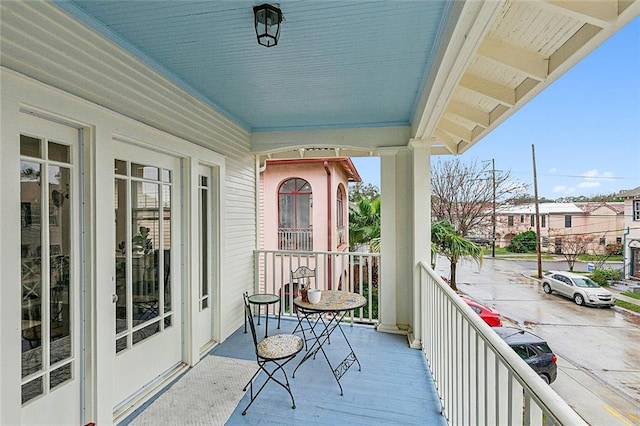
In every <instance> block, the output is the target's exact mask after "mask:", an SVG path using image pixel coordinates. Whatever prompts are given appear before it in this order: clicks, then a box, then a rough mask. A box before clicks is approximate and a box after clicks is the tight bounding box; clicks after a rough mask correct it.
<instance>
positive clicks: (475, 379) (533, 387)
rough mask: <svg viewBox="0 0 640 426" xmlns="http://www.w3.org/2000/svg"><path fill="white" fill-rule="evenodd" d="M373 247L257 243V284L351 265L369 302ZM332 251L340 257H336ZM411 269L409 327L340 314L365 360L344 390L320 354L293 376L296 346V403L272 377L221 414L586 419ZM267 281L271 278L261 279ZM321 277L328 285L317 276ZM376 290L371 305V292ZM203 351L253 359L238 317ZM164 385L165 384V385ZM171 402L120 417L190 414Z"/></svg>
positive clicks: (433, 420) (395, 419) (284, 419)
mask: <svg viewBox="0 0 640 426" xmlns="http://www.w3.org/2000/svg"><path fill="white" fill-rule="evenodd" d="M265 256H266V257H267V258H269V261H268V262H265V261H264V260H265ZM378 256H379V255H371V254H362V253H333V252H308V253H306V254H303V253H294V254H293V255H291V254H290V255H286V254H285V253H284V252H276V253H274V252H271V251H256V253H255V259H256V265H261V268H258V269H256V270H257V271H260V273H258V274H256V275H257V277H256V289H259V290H261V291H262V292H265V289H266V292H277V291H278V288H277V287H275V286H273V283H274V282H276V281H278V280H277V279H274V276H275V275H278V274H275V273H274V271H283V270H285V269H286V268H290V266H291V264H292V262H293V263H294V264H306V265H309V264H311V265H315V266H317V267H318V269H319V270H320V272H319V274H320V275H321V276H323V277H328V276H331V274H329V273H328V272H327V268H326V265H327V264H334V265H338V264H340V265H341V267H340V268H339V269H340V270H344V268H347V270H350V271H351V272H352V274H351V275H349V276H350V277H352V278H351V279H349V280H347V281H345V282H344V283H343V285H344V286H343V289H344V290H349V291H355V292H359V293H360V294H363V295H367V296H368V304H371V301H372V300H374V298H372V297H371V296H372V294H374V293H375V294H377V292H378V291H380V289H379V288H378V283H377V280H375V281H374V280H372V279H371V278H372V277H373V276H377V273H376V274H374V273H373V272H372V271H371V269H369V268H370V267H371V265H372V264H376V263H377V262H376V261H374V259H377V258H378ZM275 259H277V260H278V262H276V261H275ZM328 259H332V260H331V261H329V260H328ZM337 259H342V260H341V262H337V261H336V260H337ZM353 265H358V268H360V272H359V273H358V274H353ZM280 274H281V272H280ZM343 276H344V275H343ZM268 277H271V278H268ZM353 277H359V278H358V280H357V281H354V280H353ZM418 277H419V278H418V280H419V283H420V286H419V290H418V292H419V294H420V297H419V300H420V302H419V304H420V309H419V310H418V312H419V314H418V321H416V326H415V328H414V329H413V330H410V331H409V332H407V333H384V332H380V331H378V330H377V328H378V329H379V328H381V327H380V323H379V321H378V320H377V318H375V317H373V318H372V317H371V316H370V315H369V313H370V312H372V311H376V312H377V311H378V307H376V308H375V309H370V308H367V307H365V308H363V309H364V311H365V312H366V313H367V314H365V315H363V310H362V309H361V310H360V312H358V311H357V310H356V311H354V312H353V313H352V314H351V315H350V316H347V317H345V320H344V321H343V322H342V328H343V331H344V332H345V334H346V336H347V338H348V340H349V342H350V344H351V345H352V347H353V349H354V352H355V354H356V356H357V357H358V360H359V361H360V364H361V366H362V370H361V371H358V369H357V364H354V365H353V366H352V368H351V369H349V370H348V371H347V372H346V373H345V374H344V376H343V377H342V378H341V380H340V384H341V385H342V388H343V389H344V396H341V395H340V389H339V387H338V384H337V383H336V381H335V379H334V377H333V375H332V374H331V371H330V370H329V367H328V366H327V364H326V361H325V359H324V358H323V357H322V356H320V355H318V356H317V357H316V359H310V360H308V361H307V362H305V363H304V364H303V365H302V366H301V368H300V369H299V370H298V371H297V372H296V374H297V375H296V377H295V378H292V375H291V373H292V371H293V370H294V369H295V367H296V366H297V363H298V362H299V360H300V359H301V358H302V354H299V355H298V357H297V358H296V359H295V360H294V361H293V362H292V363H291V364H290V365H289V366H288V368H287V371H288V374H289V379H290V380H291V384H292V390H293V393H294V396H295V398H296V406H297V407H296V409H295V410H292V409H291V404H290V400H289V398H288V395H287V394H286V392H285V391H284V390H283V389H282V388H280V387H279V386H277V385H275V384H274V383H270V384H269V385H268V386H267V387H266V388H265V390H264V391H263V393H262V394H261V395H260V396H259V397H258V398H257V399H256V401H255V402H254V403H253V405H252V406H251V408H250V409H249V410H248V412H247V414H246V415H245V416H242V414H241V413H242V411H243V409H244V408H245V407H246V406H247V404H248V403H249V398H250V397H249V393H248V391H247V393H245V394H244V396H243V397H242V398H241V399H239V400H238V402H237V405H236V406H235V409H234V410H233V412H232V413H231V414H230V417H229V419H228V421H227V423H226V424H229V425H233V424H298V423H301V422H304V423H305V424H328V423H329V424H330V423H339V424H428V425H440V424H442V425H445V424H450V425H469V424H476V425H495V424H518V425H520V424H522V425H569V424H570V425H586V423H585V422H584V421H583V420H582V419H581V418H580V417H579V416H578V414H577V413H575V412H574V411H573V410H572V409H571V408H570V407H569V406H568V405H567V404H566V402H565V401H563V400H562V399H561V398H560V397H559V396H558V395H557V394H556V393H555V392H554V391H553V390H552V389H551V387H549V386H548V385H547V384H546V383H544V382H543V381H542V380H541V379H540V378H539V377H538V376H537V374H536V373H534V371H533V370H532V369H531V368H530V367H529V366H528V365H527V364H526V363H525V362H524V361H522V360H521V359H520V358H519V357H518V356H517V355H516V354H515V352H514V351H513V350H512V349H511V348H510V347H509V346H507V345H506V344H505V343H504V342H503V341H502V340H501V339H500V338H499V337H498V336H497V334H495V333H494V332H493V330H491V328H490V327H489V326H487V325H486V324H485V323H484V322H483V321H482V320H481V319H480V318H479V317H478V316H477V315H476V314H475V313H474V312H473V311H472V310H471V309H470V308H469V307H468V306H467V305H466V304H465V303H463V302H462V301H461V299H460V298H459V297H458V296H457V295H456V293H455V292H454V291H453V290H451V288H450V287H449V286H448V285H447V284H446V283H445V282H444V281H443V280H442V279H441V278H440V277H439V276H437V274H436V273H435V272H434V271H433V270H432V269H431V268H430V267H428V266H427V265H424V264H422V263H421V264H420V265H419V273H418ZM265 281H270V282H271V283H272V284H271V285H270V286H267V285H265ZM287 284H288V283H287ZM280 285H281V286H283V285H285V284H284V283H281V284H280ZM318 287H320V288H326V287H325V286H324V285H319V286H318ZM282 288H284V287H280V289H282ZM382 291H383V290H382ZM281 294H282V301H283V302H286V298H289V299H290V298H291V297H292V295H291V294H290V293H287V295H286V296H285V293H281ZM238 297H239V296H238ZM375 300H376V305H377V300H378V298H377V296H376V297H375ZM291 301H292V299H290V300H289V302H291ZM385 303H386V301H385V299H380V304H381V305H382V306H381V307H380V308H379V309H380V310H384V309H385V308H384V304H385ZM283 306H284V305H283ZM270 322H271V324H270V335H273V334H276V333H289V332H292V331H293V329H294V328H295V326H296V324H297V321H296V317H295V315H294V314H292V313H291V312H286V311H285V312H284V314H283V317H282V324H281V329H280V330H279V331H278V330H276V329H275V320H274V318H273V312H272V316H271V318H270ZM264 327H265V319H264V317H262V322H261V325H260V326H259V327H258V329H257V335H258V336H263V335H264ZM412 334H414V335H416V336H419V339H420V340H421V342H422V345H421V347H420V348H419V349H420V350H416V349H417V348H412V347H411V345H410V342H411V341H412ZM326 351H327V354H328V356H329V358H330V359H331V361H332V363H334V366H335V363H338V362H339V360H340V359H342V356H344V355H345V354H346V353H348V349H347V347H346V344H345V343H344V342H343V341H341V339H340V338H336V339H332V340H331V343H330V345H328V346H327V347H326ZM208 357H225V358H231V359H234V360H246V361H250V362H251V363H252V365H251V369H252V371H255V370H256V369H257V365H256V364H255V354H254V349H253V344H252V342H251V335H250V334H245V333H244V327H243V326H242V325H241V326H240V327H239V328H238V329H236V330H235V332H234V333H232V334H231V335H230V336H229V337H228V338H227V339H226V340H225V341H224V342H222V343H220V344H219V345H217V346H216V347H214V348H213V349H212V350H211V351H210V352H209V353H208V354H207V355H206V356H205V357H204V359H203V360H201V364H204V363H206V362H207V358H208ZM203 361H204V362H203ZM215 365H216V364H215V363H211V364H209V366H210V367H209V368H208V369H202V368H200V369H199V365H196V366H195V367H194V368H193V369H192V370H191V371H190V372H189V373H187V374H190V373H194V374H198V375H205V376H208V375H211V374H212V373H213V372H214V371H215ZM178 380H182V379H178ZM262 380H264V374H262V375H261V377H260V378H258V379H257V386H260V385H261V384H262V383H263V381H262ZM212 383H213V382H212ZM245 383H246V380H244V381H242V380H238V381H237V383H236V385H235V386H237V387H238V388H239V389H241V388H242V387H243V386H244V384H245ZM174 385H175V383H174ZM183 389H187V391H188V392H193V400H195V401H197V402H196V403H195V404H196V405H198V408H197V411H198V413H197V414H196V415H195V416H196V418H197V417H198V416H202V417H203V418H206V416H207V413H210V412H211V411H210V410H216V409H218V407H217V406H216V404H215V403H212V402H211V401H208V396H207V394H208V392H209V391H208V390H205V392H204V393H203V392H202V387H200V388H196V387H183ZM206 389H208V387H207V388H206ZM165 392H166V393H168V392H171V388H169V389H168V390H164V391H163V393H165ZM212 392H215V391H212ZM155 398H157V396H156V397H155ZM189 399H190V400H191V397H190V398H189ZM154 400H155V399H154ZM163 404H164V406H163ZM176 407H182V406H181V405H180V404H167V403H166V402H163V400H162V399H158V400H157V401H155V402H154V401H151V402H148V403H147V404H145V406H143V407H142V408H140V409H138V410H137V411H136V412H134V413H133V414H131V415H130V416H128V417H127V418H126V419H125V420H124V421H123V422H121V423H120V424H121V425H128V424H133V425H136V424H146V423H144V422H141V421H140V419H139V418H138V417H139V416H141V413H144V411H145V410H156V411H160V412H166V415H164V414H163V415H162V418H167V422H168V423H171V419H170V418H169V417H171V418H174V417H175V419H176V422H179V421H180V419H185V418H187V417H185V416H184V414H187V413H180V410H181V409H182V410H191V412H190V413H188V414H189V417H188V418H190V419H194V413H193V407H190V408H184V407H182V408H179V409H178V410H177V411H176ZM167 416H168V417H167ZM136 419H138V420H136Z"/></svg>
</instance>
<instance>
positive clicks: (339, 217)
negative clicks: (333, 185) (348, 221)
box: [336, 186, 344, 227]
mask: <svg viewBox="0 0 640 426" xmlns="http://www.w3.org/2000/svg"><path fill="white" fill-rule="evenodd" d="M336 221H337V224H338V227H342V226H344V198H343V192H342V187H341V186H340V187H338V191H337V193H336Z"/></svg>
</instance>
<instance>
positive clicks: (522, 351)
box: [511, 345, 536, 360]
mask: <svg viewBox="0 0 640 426" xmlns="http://www.w3.org/2000/svg"><path fill="white" fill-rule="evenodd" d="M511 347H512V348H513V350H514V351H516V353H517V354H518V355H519V356H520V358H522V359H524V360H527V359H529V358H532V357H534V356H536V354H535V352H533V351H532V350H531V349H529V348H528V347H527V345H514V346H511Z"/></svg>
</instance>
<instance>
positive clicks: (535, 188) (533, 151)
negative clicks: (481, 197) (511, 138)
mask: <svg viewBox="0 0 640 426" xmlns="http://www.w3.org/2000/svg"><path fill="white" fill-rule="evenodd" d="M531 157H532V159H533V199H534V202H535V206H536V256H537V258H538V278H542V255H541V253H540V207H539V206H538V176H537V174H536V149H535V146H534V145H533V144H531Z"/></svg>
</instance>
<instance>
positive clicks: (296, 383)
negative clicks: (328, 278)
mask: <svg viewBox="0 0 640 426" xmlns="http://www.w3.org/2000/svg"><path fill="white" fill-rule="evenodd" d="M295 324H296V322H295V321H293V320H285V319H284V318H283V320H282V327H281V330H276V327H275V326H276V323H275V321H274V320H273V319H271V320H270V323H269V334H270V335H272V334H275V333H283V332H290V331H291V330H292V329H293V327H294V326H295ZM262 326H264V320H263V321H262ZM343 330H344V332H345V334H346V335H347V338H348V339H349V342H350V343H351V345H352V347H353V349H354V351H355V353H356V356H357V357H358V359H359V361H360V364H361V366H362V370H361V371H358V368H357V364H354V365H353V366H352V367H351V368H350V369H349V371H347V372H346V373H345V375H344V376H343V377H342V379H341V380H340V383H341V384H342V387H343V389H344V395H342V396H341V395H340V389H339V387H338V384H337V383H336V381H335V379H334V377H333V374H332V372H331V370H330V369H329V366H328V365H327V362H326V360H325V359H324V357H322V355H321V354H318V356H317V357H316V359H310V360H308V361H307V362H305V363H304V364H303V365H302V366H301V367H300V368H299V369H298V371H297V372H296V376H295V378H291V375H290V374H289V378H290V381H291V387H292V391H293V394H294V397H295V400H296V409H292V408H291V401H290V398H289V395H287V393H286V392H285V390H284V389H282V388H281V387H280V386H278V385H277V384H275V383H270V384H268V385H267V387H266V388H265V389H264V391H263V392H262V393H261V394H260V395H259V396H258V399H257V400H256V401H255V402H254V403H253V405H252V406H251V407H250V408H249V410H248V412H247V414H246V415H245V416H243V415H242V414H241V413H242V410H243V409H244V407H246V405H247V404H248V403H249V392H248V391H247V393H246V394H245V396H244V397H243V399H242V400H241V401H240V403H239V404H238V406H237V407H236V409H235V411H234V412H233V414H232V415H231V417H230V418H229V420H228V422H227V425H258V424H259V425H272V424H278V425H294V424H295V425H301V424H303V425H305V426H306V425H411V424H415V425H429V426H430V425H438V426H439V425H446V421H445V419H444V417H443V416H442V415H441V414H440V403H439V401H438V397H437V395H436V392H435V388H434V385H433V381H432V378H431V375H430V373H429V371H428V368H427V364H426V361H425V359H424V356H423V355H422V353H421V351H418V350H415V349H410V348H409V346H408V343H407V338H406V336H402V335H393V334H386V333H379V332H377V331H375V330H374V329H373V327H371V326H362V325H355V326H350V325H349V324H343ZM262 333H264V329H262ZM261 335H262V336H264V334H260V329H258V336H261ZM325 350H326V352H327V355H328V356H329V359H330V360H331V362H332V363H333V365H334V367H335V366H336V365H337V364H338V363H339V361H340V360H342V359H343V358H344V356H346V355H347V353H348V352H349V351H348V348H347V346H346V344H344V343H343V339H342V336H341V335H339V331H338V330H336V331H335V334H334V335H333V336H332V339H331V344H330V345H328V346H326V349H325ZM210 354H211V355H216V356H225V357H233V358H239V359H247V360H255V355H254V352H253V344H252V343H251V335H250V334H245V333H244V332H243V328H242V327H241V328H240V329H238V330H237V331H236V332H235V333H234V334H233V335H232V336H230V337H229V338H228V339H227V340H226V341H225V342H223V343H222V344H220V345H218V346H217V347H216V348H214V349H213V350H212V351H211V353H210ZM302 356H303V353H300V354H299V355H298V357H297V358H296V359H295V360H294V361H292V362H291V363H290V365H289V366H288V368H287V371H288V373H290V372H291V371H292V370H293V369H294V368H295V366H296V365H297V364H298V362H299V359H302ZM256 368H257V365H256ZM258 380H259V381H260V379H258ZM260 383H261V382H260Z"/></svg>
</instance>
